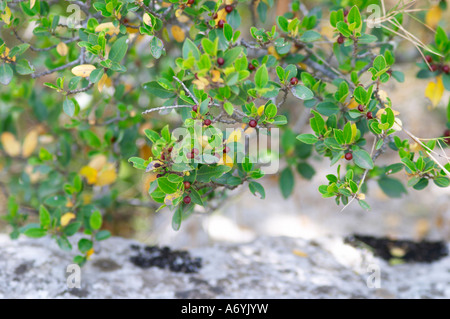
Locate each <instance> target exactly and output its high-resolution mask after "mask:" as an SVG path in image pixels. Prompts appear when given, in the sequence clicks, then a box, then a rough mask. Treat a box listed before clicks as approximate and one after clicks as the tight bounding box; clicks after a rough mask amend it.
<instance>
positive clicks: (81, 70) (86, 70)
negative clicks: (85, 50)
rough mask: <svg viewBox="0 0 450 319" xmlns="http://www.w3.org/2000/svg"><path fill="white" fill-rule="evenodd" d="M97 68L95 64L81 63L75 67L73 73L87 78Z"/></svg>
mask: <svg viewBox="0 0 450 319" xmlns="http://www.w3.org/2000/svg"><path fill="white" fill-rule="evenodd" d="M95 69H96V68H95V66H94V65H92V64H81V65H77V66H76V67H74V68H73V69H72V73H73V74H74V75H76V76H81V77H83V78H87V77H88V76H89V75H90V74H91V72H92V71H94V70H95Z"/></svg>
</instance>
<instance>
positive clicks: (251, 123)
mask: <svg viewBox="0 0 450 319" xmlns="http://www.w3.org/2000/svg"><path fill="white" fill-rule="evenodd" d="M248 125H250V127H256V125H258V122H256V120H250V122H248Z"/></svg>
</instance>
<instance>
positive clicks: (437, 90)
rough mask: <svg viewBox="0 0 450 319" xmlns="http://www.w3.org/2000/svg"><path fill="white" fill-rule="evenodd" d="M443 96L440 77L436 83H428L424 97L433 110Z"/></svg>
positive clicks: (442, 85)
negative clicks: (428, 100)
mask: <svg viewBox="0 0 450 319" xmlns="http://www.w3.org/2000/svg"><path fill="white" fill-rule="evenodd" d="M442 94H444V84H443V83H442V76H439V77H437V79H436V83H435V82H430V83H428V85H427V88H426V89H425V96H426V97H427V98H429V99H430V101H431V108H435V107H436V106H437V105H438V103H439V101H440V100H441V98H442Z"/></svg>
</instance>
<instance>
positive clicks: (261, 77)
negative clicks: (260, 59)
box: [255, 64, 269, 88]
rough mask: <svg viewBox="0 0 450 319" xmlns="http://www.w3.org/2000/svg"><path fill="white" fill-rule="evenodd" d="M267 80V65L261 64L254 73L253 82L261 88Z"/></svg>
mask: <svg viewBox="0 0 450 319" xmlns="http://www.w3.org/2000/svg"><path fill="white" fill-rule="evenodd" d="M268 82H269V73H268V72H267V67H266V65H265V64H263V65H262V66H261V67H260V68H259V69H258V71H256V74H255V84H256V86H257V87H258V88H263V87H265V86H266V85H267V83H268Z"/></svg>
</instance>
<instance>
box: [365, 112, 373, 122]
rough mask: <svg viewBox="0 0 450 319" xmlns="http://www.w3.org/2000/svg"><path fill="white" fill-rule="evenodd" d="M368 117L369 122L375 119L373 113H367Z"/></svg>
mask: <svg viewBox="0 0 450 319" xmlns="http://www.w3.org/2000/svg"><path fill="white" fill-rule="evenodd" d="M366 116H367V118H368V119H369V120H371V119H373V114H372V112H367V114H366Z"/></svg>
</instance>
